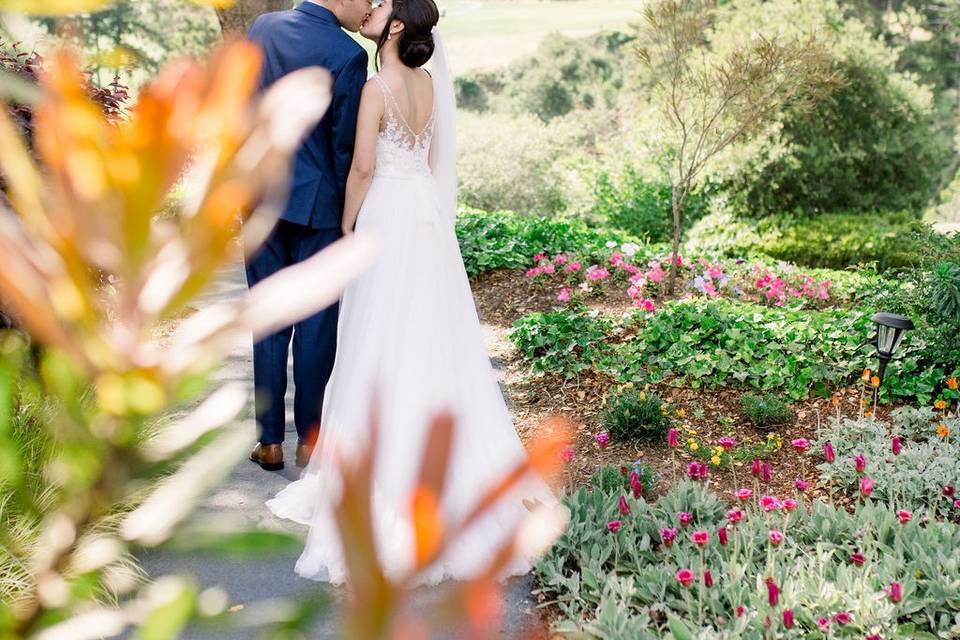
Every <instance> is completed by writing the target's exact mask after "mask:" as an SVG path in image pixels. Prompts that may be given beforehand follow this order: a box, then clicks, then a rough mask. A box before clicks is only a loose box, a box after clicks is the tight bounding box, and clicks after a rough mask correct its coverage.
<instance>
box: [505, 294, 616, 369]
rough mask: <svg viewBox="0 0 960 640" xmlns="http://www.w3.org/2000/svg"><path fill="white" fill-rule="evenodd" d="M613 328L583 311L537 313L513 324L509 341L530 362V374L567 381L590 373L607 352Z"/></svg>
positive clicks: (598, 317)
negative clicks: (560, 375) (550, 373)
mask: <svg viewBox="0 0 960 640" xmlns="http://www.w3.org/2000/svg"><path fill="white" fill-rule="evenodd" d="M612 327H613V324H612V323H611V322H610V321H609V320H607V319H605V318H603V317H601V316H599V315H598V314H595V313H590V312H585V311H583V310H572V311H571V310H566V309H564V310H560V311H551V312H548V313H542V312H536V313H531V314H529V315H527V316H524V317H523V318H520V319H519V320H517V321H516V322H515V323H514V324H513V328H511V329H510V339H511V340H512V341H513V343H514V344H515V345H516V346H517V348H518V349H520V351H521V352H522V353H523V354H524V356H525V357H526V358H527V359H528V360H529V361H530V362H531V367H530V371H531V373H534V374H538V375H542V374H544V373H546V372H548V371H555V372H562V373H563V375H564V377H566V378H568V379H569V378H574V377H576V376H577V375H579V374H580V373H582V372H584V371H589V370H591V369H592V368H593V367H594V361H595V360H596V359H598V358H602V357H603V356H604V355H605V354H606V353H607V352H608V351H609V347H608V345H607V344H606V343H605V340H606V338H607V336H608V334H609V333H610V331H611V329H612Z"/></svg>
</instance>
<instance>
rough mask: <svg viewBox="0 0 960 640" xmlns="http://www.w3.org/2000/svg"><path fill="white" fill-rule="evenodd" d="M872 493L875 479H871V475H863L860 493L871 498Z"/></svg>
mask: <svg viewBox="0 0 960 640" xmlns="http://www.w3.org/2000/svg"><path fill="white" fill-rule="evenodd" d="M871 493H873V480H871V479H870V476H861V477H860V495H861V496H863V497H864V498H869V497H870V494H871Z"/></svg>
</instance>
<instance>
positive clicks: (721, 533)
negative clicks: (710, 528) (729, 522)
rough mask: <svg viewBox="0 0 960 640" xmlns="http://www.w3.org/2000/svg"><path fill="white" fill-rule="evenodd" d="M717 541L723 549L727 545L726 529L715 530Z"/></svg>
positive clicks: (728, 538) (728, 539)
mask: <svg viewBox="0 0 960 640" xmlns="http://www.w3.org/2000/svg"><path fill="white" fill-rule="evenodd" d="M717 540H719V541H720V544H721V545H722V546H724V547H725V546H727V543H728V542H729V541H730V537H729V535H728V534H727V528H726V527H720V528H719V529H717Z"/></svg>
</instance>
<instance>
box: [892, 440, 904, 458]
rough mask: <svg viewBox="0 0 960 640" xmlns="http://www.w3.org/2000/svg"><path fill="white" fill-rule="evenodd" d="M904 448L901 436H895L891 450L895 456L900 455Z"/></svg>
mask: <svg viewBox="0 0 960 640" xmlns="http://www.w3.org/2000/svg"><path fill="white" fill-rule="evenodd" d="M902 448H903V444H902V443H901V442H900V436H893V438H891V439H890V449H891V450H892V451H893V455H895V456H898V455H900V450H901V449H902Z"/></svg>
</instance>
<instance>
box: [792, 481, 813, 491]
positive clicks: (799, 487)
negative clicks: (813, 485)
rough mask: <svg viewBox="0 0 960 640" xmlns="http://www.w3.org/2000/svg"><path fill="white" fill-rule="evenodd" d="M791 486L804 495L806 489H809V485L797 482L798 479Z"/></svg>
mask: <svg viewBox="0 0 960 640" xmlns="http://www.w3.org/2000/svg"><path fill="white" fill-rule="evenodd" d="M793 486H794V488H795V489H796V490H797V491H799V492H800V493H806V492H807V489H808V488H809V485H808V484H807V481H806V480H799V479H798V480H795V481H794V482H793Z"/></svg>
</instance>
